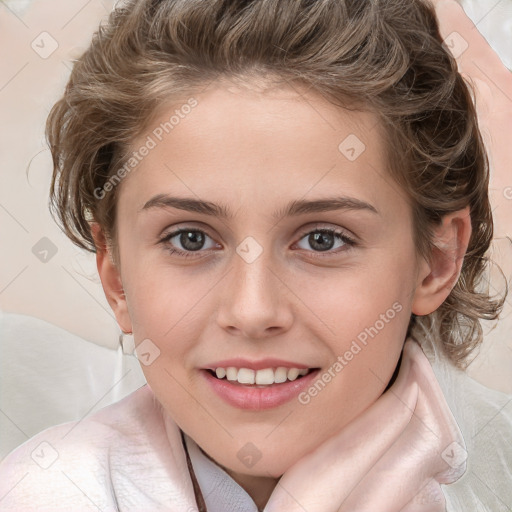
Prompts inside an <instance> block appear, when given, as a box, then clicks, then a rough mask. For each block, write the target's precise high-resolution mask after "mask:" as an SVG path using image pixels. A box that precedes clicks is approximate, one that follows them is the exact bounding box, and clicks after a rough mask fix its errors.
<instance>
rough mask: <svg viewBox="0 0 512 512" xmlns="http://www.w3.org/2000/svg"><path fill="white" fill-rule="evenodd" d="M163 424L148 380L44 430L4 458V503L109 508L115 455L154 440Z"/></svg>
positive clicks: (0, 504)
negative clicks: (79, 416) (97, 407)
mask: <svg viewBox="0 0 512 512" xmlns="http://www.w3.org/2000/svg"><path fill="white" fill-rule="evenodd" d="M159 425H160V428H162V429H163V424H162V421H161V416H160V411H159V405H158V404H157V402H156V399H155V398H154V395H153V393H152V392H151V390H150V388H149V387H148V386H147V385H145V386H142V387H141V388H139V389H138V390H137V391H135V392H133V393H131V394H130V395H128V396H127V397H125V398H123V399H122V400H120V401H118V402H116V403H114V404H111V405H109V406H107V407H104V408H103V409H100V410H99V411H97V412H96V413H94V414H92V415H90V416H87V417H85V418H84V419H83V420H80V421H75V422H68V423H63V424H60V425H57V426H54V427H50V428H48V429H46V430H43V431H42V432H40V433H39V434H37V435H35V436H34V437H32V438H31V439H29V440H28V441H26V442H25V443H23V444H22V445H20V446H18V447H17V448H16V449H15V450H13V451H12V452H11V453H9V454H8V455H7V456H6V457H5V458H4V460H3V461H2V462H1V463H0V508H1V509H2V510H17V511H18V510H27V511H28V510H70V509H71V508H72V509H74V510H88V509H89V507H91V508H90V509H91V510H93V509H95V507H99V508H100V509H102V510H109V509H110V508H109V507H110V502H111V501H112V499H113V498H112V496H111V495H110V496H109V492H108V490H109V489H110V488H111V469H112V468H111V465H112V463H113V461H116V460H117V461H121V460H122V461H127V460H129V459H130V454H132V453H133V452H134V451H135V452H136V453H140V445H141V444H142V445H148V446H149V443H150V441H151V436H153V435H154V434H155V428H158V426H159ZM155 426H156V427H155ZM114 463H115V462H114ZM110 494H112V493H110ZM45 507H46V508H45ZM59 507H63V508H62V509H61V508H59Z"/></svg>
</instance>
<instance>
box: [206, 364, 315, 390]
mask: <svg viewBox="0 0 512 512" xmlns="http://www.w3.org/2000/svg"><path fill="white" fill-rule="evenodd" d="M308 371H309V370H308V369H307V368H304V369H302V370H299V369H298V368H285V367H283V366H279V367H278V368H264V369H263V370H251V369H250V368H235V367H233V366H230V367H228V368H217V369H216V370H215V374H216V375H217V377H218V378H219V379H223V378H224V377H227V379H228V380H231V381H237V382H239V383H240V384H260V385H270V384H274V383H275V384H279V383H282V382H285V381H286V380H287V379H288V380H295V379H296V378H297V377H298V376H299V375H306V373H308Z"/></svg>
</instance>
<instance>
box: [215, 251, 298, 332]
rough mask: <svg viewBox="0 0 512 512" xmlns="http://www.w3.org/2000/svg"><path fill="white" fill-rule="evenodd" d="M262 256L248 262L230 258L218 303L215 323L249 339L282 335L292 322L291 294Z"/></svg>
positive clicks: (238, 258) (276, 272) (267, 260)
mask: <svg viewBox="0 0 512 512" xmlns="http://www.w3.org/2000/svg"><path fill="white" fill-rule="evenodd" d="M264 255H265V251H264V252H263V254H261V255H260V256H259V257H258V258H257V259H256V260H255V261H252V262H251V263H248V262H247V261H245V260H244V259H243V258H241V257H240V256H239V255H238V254H235V255H234V257H233V260H234V261H233V263H232V265H233V267H232V269H231V271H230V272H228V274H227V276H226V279H227V282H225V284H224V286H223V288H222V290H221V295H220V301H219V309H218V317H217V320H218V324H219V325H220V326H221V327H222V328H223V329H225V330H226V331H228V332H229V333H230V334H233V335H236V336H241V337H244V338H247V339H250V340H256V339H263V338H268V337H270V336H275V335H277V334H280V333H282V332H285V331H287V330H288V329H289V328H290V326H291V325H292V322H293V308H292V304H291V303H290V301H289V299H290V296H291V295H292V294H291V292H290V290H289V289H288V288H287V286H286V284H285V283H284V282H283V281H284V279H283V278H282V276H280V275H279V272H278V270H277V269H274V268H273V267H272V266H271V262H270V261H269V259H268V258H267V257H266V256H264ZM281 274H282V272H281Z"/></svg>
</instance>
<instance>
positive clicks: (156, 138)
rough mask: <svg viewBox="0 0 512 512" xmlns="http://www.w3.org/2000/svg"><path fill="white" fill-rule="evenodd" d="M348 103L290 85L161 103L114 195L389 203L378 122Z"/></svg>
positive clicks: (226, 87) (213, 89) (222, 89)
mask: <svg viewBox="0 0 512 512" xmlns="http://www.w3.org/2000/svg"><path fill="white" fill-rule="evenodd" d="M186 105H194V106H193V107H191V108H189V107H187V108H185V106H186ZM347 106H348V109H345V108H341V107H339V106H336V105H333V104H332V103H330V102H329V101H327V100H326V99H324V98H322V97H321V96H320V95H318V94H317V93H314V92H311V91H307V90H306V89H305V88H303V87H299V86H297V85H293V86H281V87H272V88H270V87H267V88H265V87H258V86H257V85H256V86H248V85H244V86H241V85H239V84H234V83H215V84H213V85H210V86H209V87H207V88H206V89H204V90H203V91H202V92H200V93H198V94H194V95H193V102H191V101H190V98H188V99H187V98H184V99H183V100H182V101H181V102H179V101H178V102H176V101H175V102H173V103H172V105H169V104H166V105H164V104H162V106H161V107H160V108H159V109H157V111H156V112H155V115H154V117H153V119H152V120H151V122H150V123H149V125H148V128H147V129H146V131H145V132H144V133H143V134H142V135H141V136H140V137H139V138H138V139H137V140H136V141H134V144H133V145H132V148H133V149H134V150H137V148H139V147H141V146H143V145H144V144H145V142H146V143H147V141H149V140H151V141H152V142H151V144H150V145H151V146H152V148H151V150H150V151H149V152H147V155H146V156H145V157H144V158H142V159H141V161H140V162H139V163H138V164H137V167H136V169H135V171H134V172H133V173H131V174H130V176H129V177H128V178H127V179H126V180H125V181H126V182H127V183H124V184H123V188H124V187H125V185H126V193H125V192H123V194H122V196H123V195H124V196H127V195H129V196H130V197H129V201H130V204H132V205H134V204H136V205H137V206H138V208H141V207H142V206H143V204H144V202H145V201H147V200H148V199H149V198H150V197H151V196H152V195H155V194H158V193H173V195H175V193H176V192H177V193H179V194H182V195H185V196H187V197H190V196H192V195H195V196H198V197H201V198H206V197H207V198H208V199H212V198H213V199H214V198H217V199H218V200H219V202H222V203H225V202H226V200H229V201H231V202H232V203H235V204H234V209H235V210H236V209H237V205H238V206H240V207H241V206H242V205H247V204H248V203H250V202H255V201H260V204H261V205H263V204H265V203H268V201H269V200H274V201H279V200H280V199H284V196H286V195H289V196H290V198H291V199H297V196H299V197H304V196H306V195H308V194H313V193H318V194H320V195H326V194H327V193H329V195H332V192H333V191H334V190H333V189H334V188H335V189H336V191H337V192H339V193H343V194H345V195H349V194H350V195H352V196H353V195H358V196H359V197H360V198H361V199H362V200H368V202H373V203H377V204H378V203H379V202H382V201H385V200H386V199H387V200H391V201H393V200H396V198H395V199H394V198H393V197H391V196H392V195H393V194H395V195H396V194H398V195H403V194H402V191H401V190H400V188H399V187H398V185H396V183H395V182H394V181H393V180H392V178H391V177H390V176H389V174H388V172H387V170H386V168H387V158H386V157H385V154H386V151H385V147H384V141H383V138H382V137H381V133H380V130H381V127H380V124H379V123H378V120H377V116H376V115H375V114H373V113H371V112H369V111H356V110H350V108H351V105H347ZM130 182H131V183H130Z"/></svg>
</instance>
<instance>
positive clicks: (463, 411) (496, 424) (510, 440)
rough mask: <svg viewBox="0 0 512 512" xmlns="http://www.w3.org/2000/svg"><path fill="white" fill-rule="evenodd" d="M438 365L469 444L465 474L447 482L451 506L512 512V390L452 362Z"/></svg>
mask: <svg viewBox="0 0 512 512" xmlns="http://www.w3.org/2000/svg"><path fill="white" fill-rule="evenodd" d="M432 366H433V368H434V372H435V373H436V377H437V379H438V381H439V384H440V385H441V388H442V390H443V393H444V395H445V398H446V401H447V403H448V405H449V407H450V409H451V411H452V413H453V416H454V417H455V420H456V421H457V423H458V425H459V428H460V430H461V432H462V434H463V437H464V441H465V443H466V450H467V469H466V472H465V474H464V475H463V476H462V478H461V479H460V480H458V481H457V482H455V483H454V484H451V485H449V486H447V487H445V488H444V493H445V495H446V498H447V503H448V506H449V507H448V508H447V510H448V511H451V510H479V511H480V510H481V511H483V512H501V511H503V512H508V511H509V510H510V509H509V508H508V507H509V506H510V504H511V503H512V486H511V482H512V396H511V395H508V394H506V393H502V392H500V391H496V390H493V389H489V388H487V387H485V386H483V385H482V384H480V383H479V382H477V381H475V380H474V379H472V378H471V377H470V376H469V375H467V374H466V373H465V372H463V371H461V370H458V369H456V368H455V367H453V366H452V365H451V364H449V363H447V362H435V363H433V364H432ZM450 505H451V506H450Z"/></svg>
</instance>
